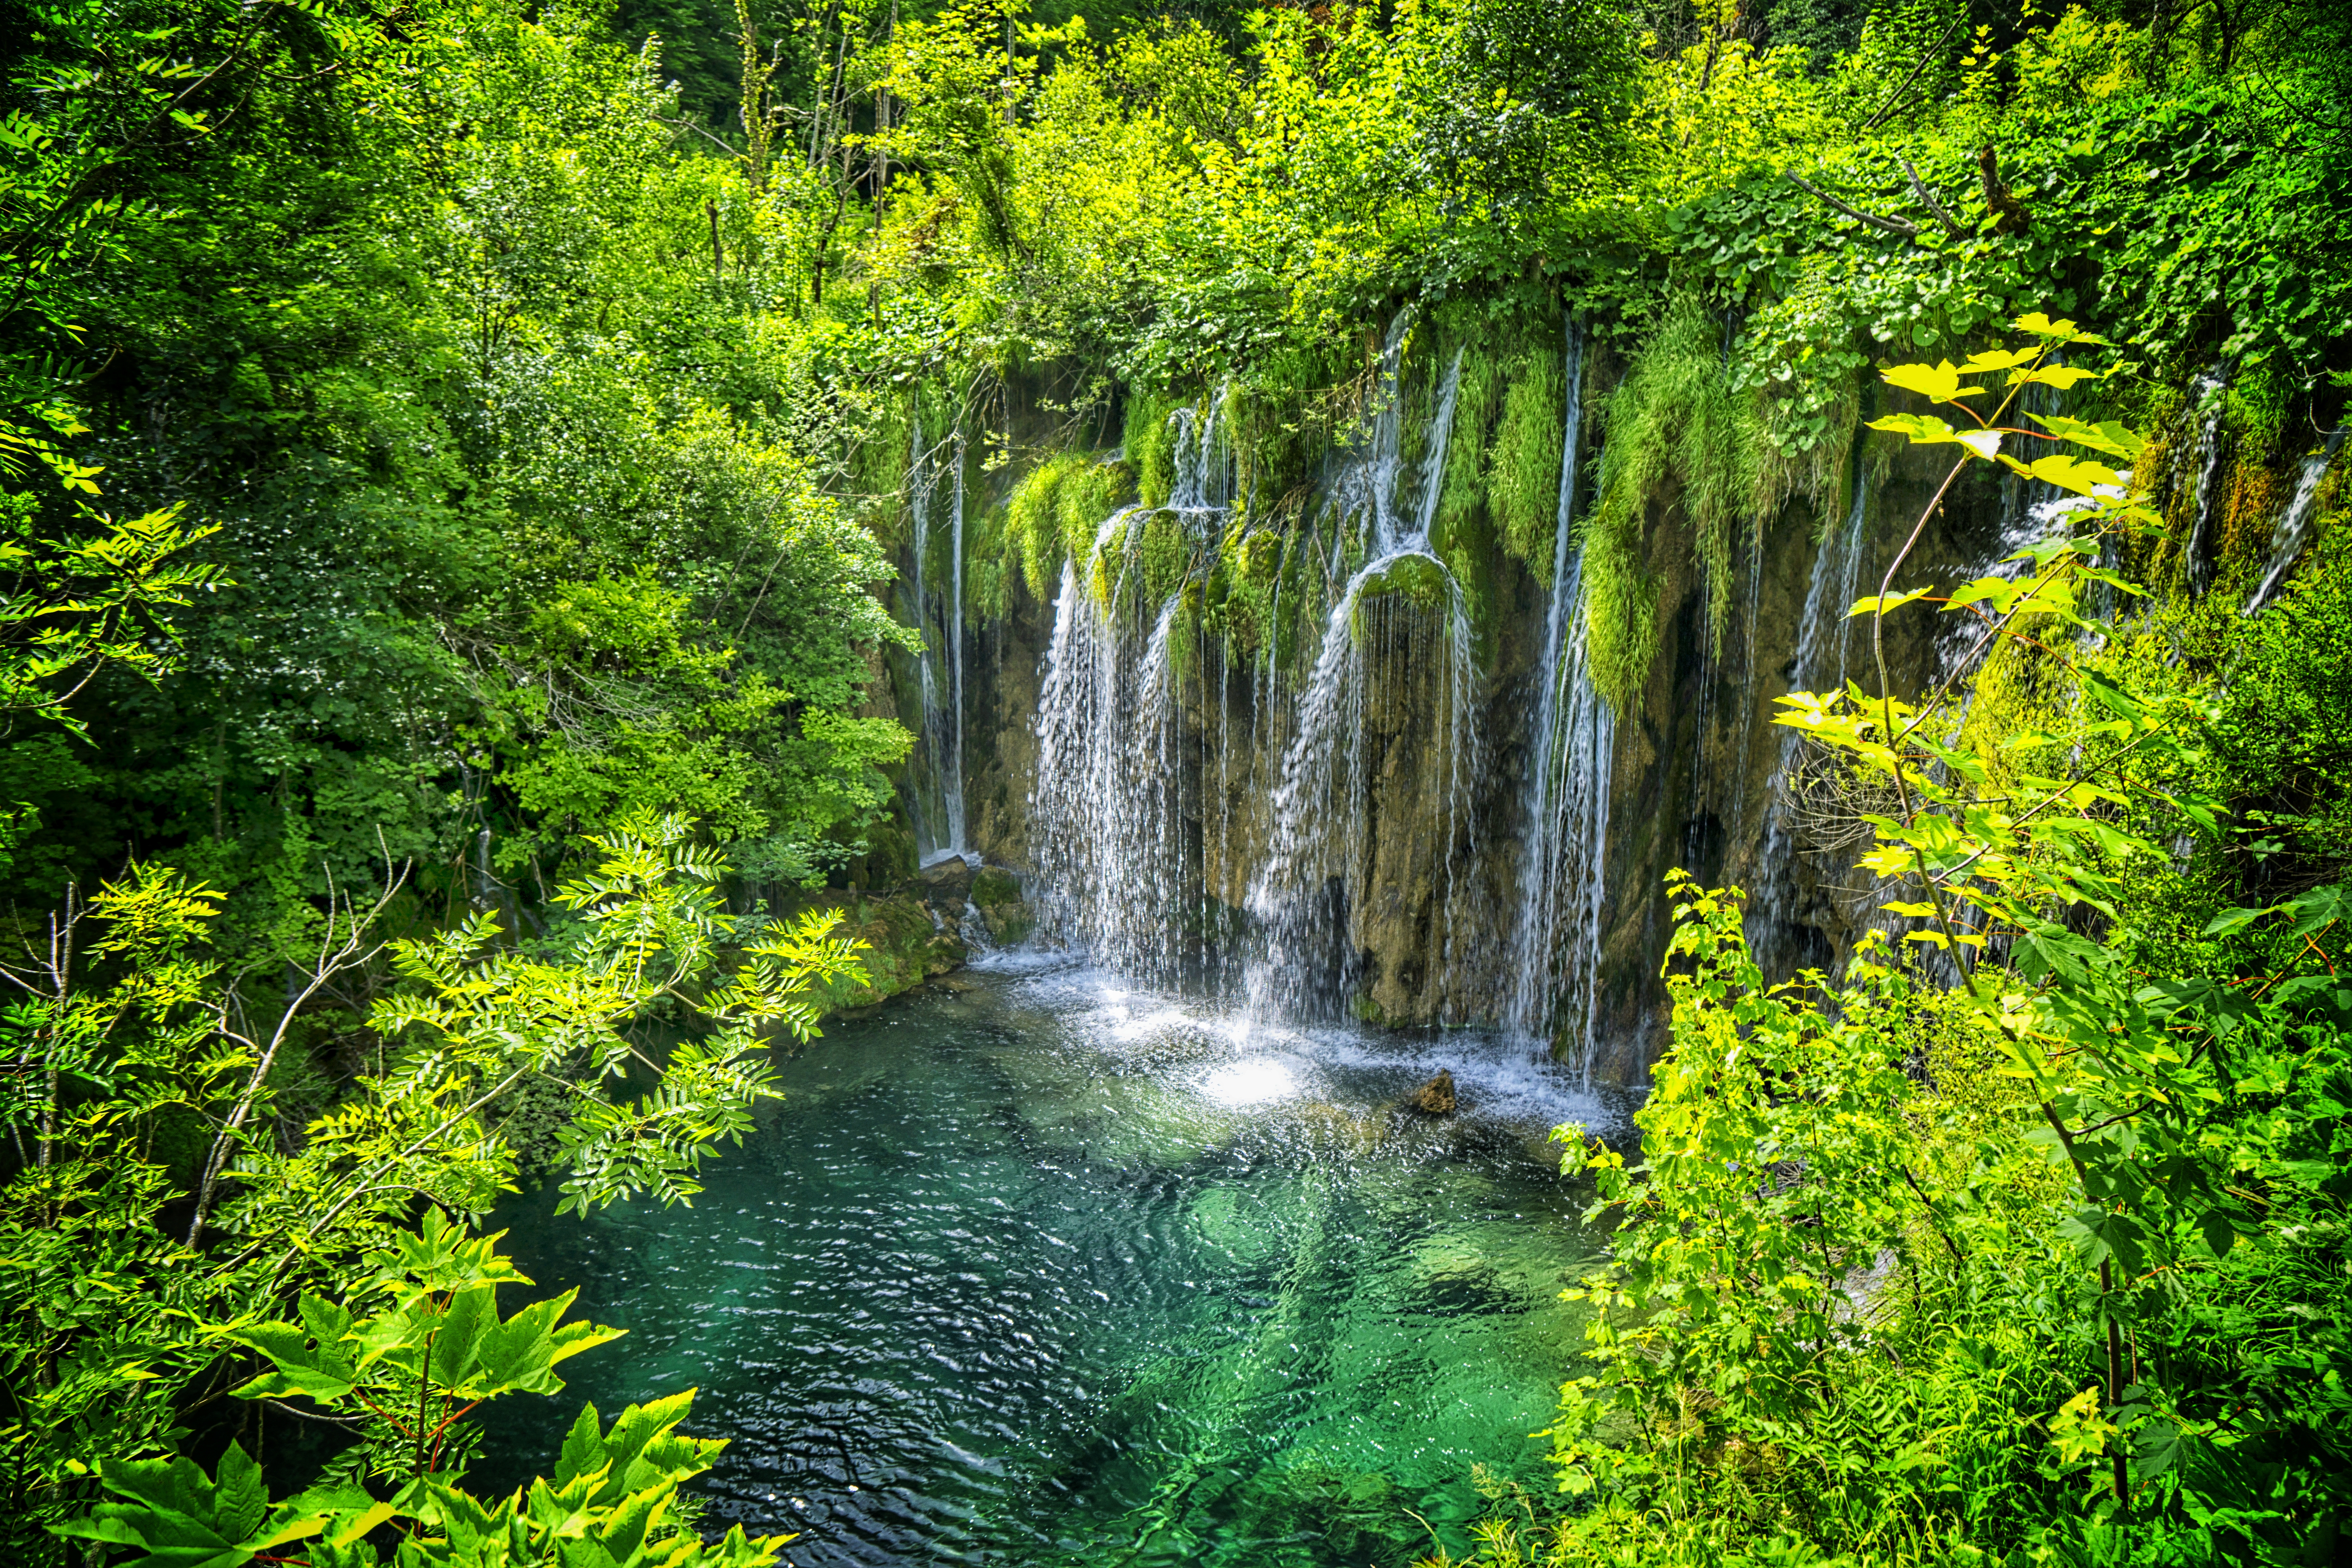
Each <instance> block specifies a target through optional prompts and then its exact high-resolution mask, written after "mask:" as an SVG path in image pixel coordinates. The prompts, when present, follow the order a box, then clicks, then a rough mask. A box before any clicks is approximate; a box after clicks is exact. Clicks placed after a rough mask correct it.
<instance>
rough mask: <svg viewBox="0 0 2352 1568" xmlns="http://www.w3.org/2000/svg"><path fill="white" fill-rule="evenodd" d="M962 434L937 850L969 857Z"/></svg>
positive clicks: (951, 539) (953, 515)
mask: <svg viewBox="0 0 2352 1568" xmlns="http://www.w3.org/2000/svg"><path fill="white" fill-rule="evenodd" d="M964 458H965V453H964V437H963V431H962V430H961V429H958V430H957V431H956V444H955V502H954V507H953V510H951V511H950V514H949V520H948V528H949V534H948V549H949V553H950V561H951V563H952V564H951V565H950V571H949V577H948V583H949V592H948V709H949V712H950V715H951V717H952V719H953V729H952V730H951V731H950V744H949V747H948V773H947V805H948V814H947V820H948V841H947V843H946V844H944V845H942V846H941V849H942V850H943V851H944V852H945V853H946V854H949V855H960V856H962V857H964V858H966V859H969V858H971V844H970V840H969V839H968V838H967V837H965V833H964V820H963V472H964V467H965V462H964Z"/></svg>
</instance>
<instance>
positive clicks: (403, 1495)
mask: <svg viewBox="0 0 2352 1568" xmlns="http://www.w3.org/2000/svg"><path fill="white" fill-rule="evenodd" d="M503 1234H504V1233H503V1232H499V1233H498V1234H497V1235H492V1236H488V1237H469V1236H467V1234H466V1233H465V1231H464V1230H463V1229H462V1227H459V1226H456V1225H454V1224H452V1223H451V1222H450V1220H449V1219H448V1217H447V1216H446V1215H444V1214H442V1213H441V1211H440V1210H438V1209H428V1210H427V1211H426V1212H425V1218H424V1221H423V1223H422V1225H421V1226H420V1227H419V1229H418V1230H417V1231H416V1233H415V1234H414V1235H398V1236H395V1237H394V1245H393V1247H391V1248H390V1249H388V1250H387V1251H386V1252H384V1253H383V1254H382V1255H380V1256H379V1257H377V1258H375V1259H373V1260H372V1261H373V1262H374V1263H375V1264H376V1265H377V1266H378V1267H377V1271H376V1272H375V1273H374V1274H373V1277H371V1278H370V1279H367V1280H366V1282H365V1283H364V1284H363V1285H362V1286H361V1287H360V1289H358V1290H356V1291H355V1292H353V1294H352V1296H351V1297H348V1298H346V1299H345V1300H341V1301H337V1300H327V1299H325V1298H322V1297H320V1296H317V1295H311V1294H305V1295H304V1296H303V1297H302V1299H301V1312H300V1319H299V1321H289V1322H272V1323H259V1324H256V1325H254V1326H252V1327H251V1328H249V1329H247V1330H245V1331H242V1332H241V1333H240V1334H238V1335H237V1336H236V1337H237V1338H238V1340H239V1342H241V1343H243V1344H245V1345H247V1346H248V1347H250V1348H251V1349H253V1350H254V1351H256V1352H259V1353H260V1355H261V1356H262V1357H263V1358H264V1359H266V1360H267V1361H268V1362H269V1363H271V1364H272V1365H273V1366H275V1367H276V1368H277V1370H276V1371H275V1372H271V1373H262V1374H261V1375H260V1376H258V1377H256V1378H253V1379H252V1380H250V1381H249V1382H247V1383H246V1384H243V1385H242V1386H240V1387H239V1388H237V1389H236V1390H234V1391H233V1392H234V1394H235V1395H236V1397H237V1398H240V1399H287V1398H299V1399H305V1400H308V1401H310V1402H311V1403H312V1404H314V1405H318V1406H320V1407H321V1408H323V1409H330V1410H331V1409H334V1408H336V1407H338V1406H341V1405H343V1404H344V1403H345V1402H346V1401H350V1402H352V1403H353V1404H355V1405H359V1406H361V1407H363V1408H364V1409H365V1410H366V1411H367V1413H368V1415H369V1422H368V1427H367V1430H366V1431H365V1433H364V1435H363V1436H362V1438H361V1440H360V1446H359V1450H358V1451H359V1453H361V1454H362V1455H363V1456H365V1462H364V1463H363V1464H362V1465H361V1466H360V1467H358V1469H359V1472H360V1474H361V1475H362V1477H363V1478H364V1479H365V1480H377V1479H381V1480H384V1481H388V1482H393V1483H395V1484H394V1486H393V1492H394V1495H393V1496H392V1497H391V1498H389V1499H383V1500H379V1499H378V1498H376V1497H375V1496H374V1495H373V1493H372V1492H371V1491H370V1490H369V1489H367V1487H366V1485H365V1484H364V1480H351V1481H343V1482H340V1483H338V1482H326V1483H322V1484H320V1485H318V1486H315V1487H312V1488H311V1489H309V1490H307V1491H304V1492H301V1493H299V1494H298V1495H296V1496H294V1497H291V1498H288V1499H284V1500H277V1501H275V1502H273V1501H272V1500H271V1499H270V1497H269V1495H268V1490H267V1488H266V1484H265V1481H264V1479H263V1477H262V1473H261V1467H260V1466H259V1465H258V1464H257V1463H256V1462H255V1461H254V1460H253V1459H252V1458H250V1457H249V1456H247V1453H246V1451H245V1449H244V1447H243V1446H242V1445H240V1444H236V1443H231V1444H230V1445H229V1448H228V1452H227V1453H226V1455H225V1456H224V1457H223V1458H222V1460H221V1463H220V1467H219V1470H218V1472H217V1476H216V1477H214V1476H207V1475H205V1472H204V1470H203V1469H202V1468H201V1467H199V1466H198V1465H197V1464H196V1463H195V1462H194V1460H192V1459H187V1458H170V1459H139V1458H120V1457H109V1458H103V1459H101V1460H100V1461H99V1463H98V1464H97V1465H96V1466H95V1467H93V1469H94V1473H95V1474H96V1476H97V1479H99V1481H100V1484H101V1485H102V1486H103V1487H104V1488H105V1489H106V1490H107V1491H108V1492H109V1493H110V1494H112V1496H111V1498H110V1500H107V1501H103V1502H100V1503H99V1504H98V1505H97V1507H96V1508H95V1509H94V1510H91V1512H90V1514H89V1517H88V1518H87V1519H81V1520H76V1521H70V1522H68V1523H66V1524H62V1525H58V1526H57V1527H56V1533H58V1535H60V1536H63V1537H66V1538H68V1539H71V1540H82V1541H89V1542H95V1543H100V1544H101V1545H108V1546H115V1547H120V1548H127V1549H129V1550H130V1551H131V1552H134V1553H142V1555H134V1556H132V1557H131V1558H129V1559H128V1560H127V1561H128V1562H129V1563H131V1565H132V1568H165V1565H167V1564H178V1563H205V1564H217V1565H218V1568H242V1565H243V1564H245V1563H252V1562H256V1561H260V1562H283V1561H285V1560H286V1557H285V1554H284V1553H283V1552H272V1551H271V1549H272V1548H282V1547H286V1546H288V1545H289V1544H290V1543H293V1542H305V1543H306V1544H305V1545H304V1546H302V1547H301V1548H300V1550H302V1551H303V1552H305V1553H306V1556H305V1558H304V1559H303V1560H304V1561H307V1562H309V1563H313V1564H317V1565H320V1568H362V1565H366V1568H375V1565H376V1564H379V1563H385V1562H391V1563H397V1564H400V1565H401V1568H425V1565H427V1564H448V1565H450V1568H457V1565H459V1564H473V1565H478V1564H486V1563H509V1564H518V1565H520V1564H527V1563H544V1564H547V1565H548V1568H559V1565H561V1568H571V1565H572V1564H577V1563H583V1562H593V1563H599V1564H604V1563H609V1564H612V1565H613V1568H705V1565H708V1568H764V1565H765V1564H768V1563H773V1562H774V1561H775V1559H776V1554H777V1551H778V1549H779V1548H781V1547H782V1545H783V1544H784V1543H785V1542H789V1541H790V1540H792V1539H793V1538H792V1537H790V1536H771V1537H768V1538H766V1539H763V1540H760V1541H753V1540H751V1539H749V1538H747V1537H746V1536H745V1535H744V1533H743V1531H742V1528H741V1527H740V1526H737V1527H736V1528H734V1529H732V1530H730V1531H728V1533H727V1534H726V1536H725V1537H724V1538H722V1539H721V1540H719V1541H718V1542H703V1541H702V1540H701V1539H699V1537H698V1536H697V1535H696V1534H694V1533H693V1532H691V1531H688V1530H686V1529H683V1528H681V1525H680V1522H679V1521H678V1518H677V1505H678V1501H679V1498H678V1489H679V1488H680V1487H681V1486H682V1485H683V1484H684V1483H685V1482H687V1481H688V1480H690V1479H693V1478H694V1477H695V1476H697V1475H699V1474H701V1473H702V1472H703V1471H705V1470H707V1469H709V1468H710V1466H709V1460H710V1458H711V1457H712V1456H713V1455H715V1454H716V1453H717V1452H718V1451H719V1449H720V1448H722V1447H725V1446H726V1445H725V1444H724V1443H721V1442H715V1441H709V1440H703V1439H697V1438H692V1437H686V1436H680V1435H678V1433H677V1430H676V1428H677V1423H678V1422H679V1421H680V1420H681V1419H683V1418H684V1416H685V1415H686V1414H687V1411H688V1407H689V1406H690V1405H692V1404H693V1402H694V1394H693V1392H692V1391H691V1390H689V1391H688V1392H687V1393H684V1394H674V1395H672V1396H671V1397H669V1398H667V1399H663V1400H658V1401H656V1402H655V1403H654V1404H651V1405H631V1406H630V1407H629V1408H628V1409H626V1410H625V1411H623V1412H622V1413H621V1415H620V1417H619V1418H618V1419H617V1420H615V1421H614V1423H613V1426H612V1428H611V1429H610V1430H609V1431H607V1430H605V1429H604V1427H603V1426H602V1423H601V1422H600V1421H599V1419H598V1417H597V1415H596V1409H595V1406H593V1405H588V1406H585V1407H583V1409H582V1410H581V1413H580V1415H579V1418H578V1419H577V1420H576V1421H574V1422H573V1423H572V1428H571V1430H570V1432H569V1433H568V1434H567V1435H566V1436H565V1437H564V1439H563V1445H562V1454H561V1457H560V1458H559V1459H558V1461H557V1464H556V1467H555V1469H554V1472H553V1474H552V1475H551V1476H548V1477H543V1478H541V1479H536V1480H533V1481H530V1483H528V1484H527V1485H525V1486H524V1487H523V1488H521V1489H519V1490H518V1491H517V1492H516V1493H515V1494H514V1495H513V1496H512V1497H510V1498H508V1499H505V1500H496V1501H490V1502H485V1501H483V1500H478V1499H477V1498H475V1497H474V1496H473V1495H471V1494H470V1493H468V1492H467V1491H465V1490H464V1489H462V1488H460V1487H459V1486H458V1485H457V1481H458V1479H460V1478H461V1477H462V1474H463V1466H462V1463H461V1462H460V1461H459V1458H458V1457H459V1455H461V1454H462V1452H463V1449H464V1444H463V1442H462V1441H461V1440H457V1439H455V1438H454V1437H453V1432H455V1431H458V1430H462V1428H460V1427H459V1425H458V1424H459V1423H460V1422H461V1421H462V1419H463V1418H464V1417H465V1416H466V1415H467V1414H469V1413H470V1412H472V1411H473V1410H474V1409H476V1408H477V1407H478V1405H481V1404H482V1403H483V1402H484V1401H485V1400H489V1399H495V1398H498V1397H499V1396H500V1395H502V1394H515V1393H532V1394H554V1393H559V1392H561V1391H562V1387H563V1384H562V1380H561V1379H560V1378H558V1377H556V1376H555V1375H554V1373H553V1370H552V1369H553V1367H554V1366H555V1365H556V1364H557V1363H561V1362H562V1361H565V1360H567V1359H569V1358H570V1357H572V1356H574V1355H577V1354H579V1353H580V1352H583V1351H586V1350H591V1349H593V1348H594V1347H595V1346H596V1345H599V1344H603V1343H605V1342H609V1341H611V1340H613V1339H616V1338H618V1337H619V1331H617V1330H613V1329H600V1328H596V1327H594V1326H593V1325H590V1324H586V1323H562V1322H559V1321H558V1320H560V1319H561V1318H562V1315H563V1313H564V1311H565V1310H566V1309H567V1308H568V1307H569V1306H570V1304H571V1301H572V1296H573V1295H574V1294H576V1292H571V1291H567V1292H565V1293H564V1294H563V1295H562V1296H559V1297H556V1298H554V1299H552V1300H544V1301H539V1302H534V1303H533V1304H531V1305H530V1306H528V1307H525V1308H523V1309H522V1310H520V1311H519V1312H516V1313H515V1314H514V1315H512V1316H511V1317H508V1318H503V1319H501V1318H500V1317H499V1313H498V1303H497V1292H498V1289H499V1287H500V1286H501V1285H509V1284H517V1285H528V1284H530V1280H528V1279H524V1278H523V1277H522V1276H521V1275H520V1274H519V1273H517V1272H516V1271H515V1268H514V1267H513V1265H512V1264H511V1263H509V1261H508V1260H507V1259H506V1258H504V1257H502V1256H500V1255H499V1253H498V1251H497V1249H496V1244H497V1242H498V1239H499V1235H503ZM379 1300H380V1301H381V1310H376V1311H373V1312H370V1313H367V1315H364V1316H362V1315H361V1313H362V1312H364V1311H365V1310H366V1309H367V1308H368V1307H371V1306H374V1305H377V1303H378V1302H379ZM354 1308H357V1309H359V1310H356V1311H355V1310H354ZM345 1468H350V1467H348V1466H347V1467H345ZM386 1527H390V1529H389V1531H387V1529H386ZM387 1533H389V1534H391V1535H393V1536H394V1539H395V1540H396V1541H397V1542H398V1544H396V1545H394V1547H393V1548H392V1553H393V1554H392V1556H391V1557H390V1558H388V1559H387V1558H386V1557H385V1556H384V1555H383V1550H382V1549H381V1548H380V1547H379V1546H378V1545H377V1544H375V1543H374V1539H373V1538H378V1537H380V1536H382V1535H384V1534H387ZM583 1551H584V1552H593V1556H589V1557H583V1555H582V1553H583Z"/></svg>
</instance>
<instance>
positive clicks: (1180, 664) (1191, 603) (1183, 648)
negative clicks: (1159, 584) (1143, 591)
mask: <svg viewBox="0 0 2352 1568" xmlns="http://www.w3.org/2000/svg"><path fill="white" fill-rule="evenodd" d="M1203 589H1204V585H1203V584H1202V582H1201V580H1200V579H1199V578H1197V577H1195V578H1193V579H1192V581H1191V582H1189V583H1186V584H1184V586H1183V588H1182V589H1181V595H1182V597H1181V598H1180V599H1178V600H1177V602H1176V618H1175V620H1174V621H1173V622H1171V624H1170V626H1169V627H1168V673H1169V675H1170V677H1171V679H1174V680H1177V681H1179V682H1181V681H1184V680H1188V679H1192V669H1193V666H1194V665H1195V664H1196V663H1197V662H1198V658H1197V656H1198V653H1199V649H1200V644H1201V614H1202V597H1203Z"/></svg>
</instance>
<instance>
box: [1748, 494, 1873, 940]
mask: <svg viewBox="0 0 2352 1568" xmlns="http://www.w3.org/2000/svg"><path fill="white" fill-rule="evenodd" d="M1869 532H1870V486H1869V484H1868V482H1867V481H1866V480H1865V479H1864V476H1863V474H1862V473H1861V471H1860V470H1859V469H1857V470H1856V472H1855V474H1854V480H1853V504H1852V505H1851V506H1849V507H1848V508H1847V510H1846V515H1845V518H1844V520H1843V522H1841V523H1838V524H1835V525H1833V526H1832V527H1831V529H1830V530H1829V531H1828V532H1826V533H1825V534H1824V535H1823V536H1822V542H1821V547H1820V548H1819V549H1818V550H1816V551H1815V552H1813V567H1812V572H1811V575H1810V576H1809V577H1808V578H1807V579H1806V582H1805V608H1804V613H1803V614H1802V616H1800V617H1799V619H1798V622H1797V649H1796V658H1794V659H1793V660H1791V662H1790V668H1789V685H1788V688H1787V689H1788V690H1790V691H1820V690H1822V689H1826V688H1830V687H1831V684H1832V683H1831V679H1830V678H1831V677H1832V676H1834V677H1835V684H1836V687H1838V688H1843V685H1844V683H1845V679H1846V675H1847V645H1848V644H1849V643H1850V642H1851V641H1852V640H1853V623H1852V622H1851V621H1850V620H1848V619H1847V618H1846V611H1847V609H1848V608H1850V607H1851V606H1852V605H1853V602H1854V600H1855V599H1857V598H1859V597H1860V596H1861V582H1862V563H1863V558H1864V555H1866V554H1867V553H1868V550H1867V542H1868V537H1869ZM1804 746H1805V740H1804V737H1803V736H1802V735H1801V734H1800V733H1799V732H1798V731H1795V730H1790V729H1785V728H1784V729H1782V730H1781V731H1780V758H1779V761H1778V762H1777V763H1775V764H1774V766H1773V769H1772V779H1771V784H1770V785H1769V791H1768V794H1767V797H1766V802H1765V807H1764V847H1763V850H1762V853H1761V856H1760V858H1759V861H1758V870H1759V876H1758V878H1757V886H1756V887H1755V888H1754V889H1751V891H1752V893H1753V897H1752V899H1751V900H1750V902H1749V908H1750V910H1752V911H1753V912H1754V914H1755V916H1756V917H1757V919H1755V920H1754V921H1751V923H1750V925H1749V932H1750V935H1751V938H1752V939H1753V940H1754V942H1756V946H1757V951H1758V953H1759V956H1760V957H1762V958H1763V959H1764V960H1765V963H1766V967H1767V968H1768V969H1770V970H1775V971H1783V972H1784V971H1786V970H1787V969H1789V968H1791V967H1793V964H1792V963H1790V959H1791V957H1792V956H1793V954H1794V947H1793V944H1791V943H1790V941H1789V940H1788V936H1787V932H1788V931H1789V928H1790V926H1791V925H1793V924H1794V923H1795V915H1796V910H1794V909H1793V908H1792V907H1791V906H1792V905H1793V903H1794V901H1795V897H1796V886H1797V879H1796V875H1795V872H1796V865H1795V857H1796V854H1797V848H1798V838H1799V837H1800V836H1799V833H1798V826H1797V822H1796V803H1795V800H1794V798H1793V797H1792V795H1791V793H1790V792H1791V789H1792V787H1793V785H1794V783H1795V773H1796V771H1797V764H1798V763H1799V762H1800V761H1801V759H1802V757H1803V755H1804Z"/></svg>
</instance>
